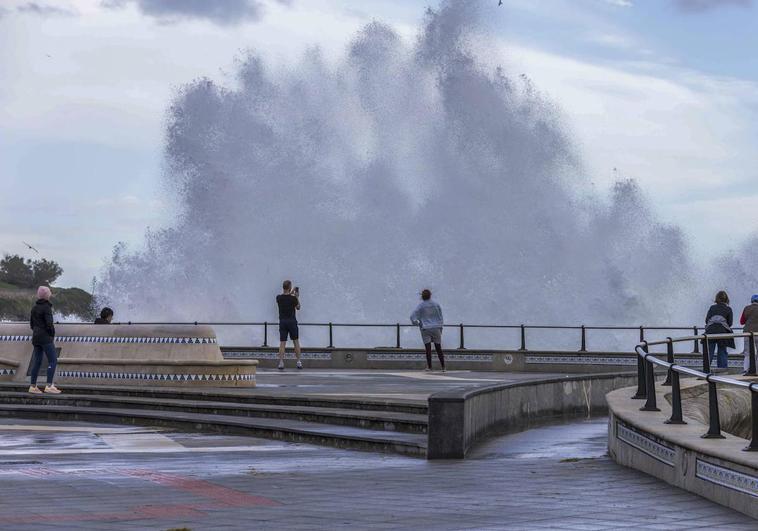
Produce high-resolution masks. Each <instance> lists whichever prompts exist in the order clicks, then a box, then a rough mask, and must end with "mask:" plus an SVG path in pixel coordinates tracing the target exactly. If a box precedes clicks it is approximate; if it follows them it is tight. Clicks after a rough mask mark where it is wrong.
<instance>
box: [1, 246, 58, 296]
mask: <svg viewBox="0 0 758 531" xmlns="http://www.w3.org/2000/svg"><path fill="white" fill-rule="evenodd" d="M62 274H63V269H62V268H61V266H59V265H58V264H57V263H55V262H53V261H52V260H47V259H45V258H42V259H41V260H29V259H24V258H23V257H21V256H19V255H17V254H13V255H10V254H6V255H5V256H4V257H3V259H2V260H0V281H2V282H5V283H7V284H11V285H13V286H18V287H19V288H36V287H37V286H43V285H44V286H49V285H50V284H52V283H53V282H55V281H56V280H57V279H58V277H60V276H61V275H62Z"/></svg>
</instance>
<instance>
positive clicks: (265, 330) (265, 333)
mask: <svg viewBox="0 0 758 531" xmlns="http://www.w3.org/2000/svg"><path fill="white" fill-rule="evenodd" d="M263 346H264V347H267V346H268V323H267V322H265V321H264V323H263Z"/></svg>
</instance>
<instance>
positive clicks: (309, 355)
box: [222, 350, 332, 361]
mask: <svg viewBox="0 0 758 531" xmlns="http://www.w3.org/2000/svg"><path fill="white" fill-rule="evenodd" d="M222 353H223V355H224V358H253V359H261V360H278V359H279V353H278V352H264V351H258V350H244V351H231V352H230V351H224V350H222ZM300 357H301V358H302V359H304V360H326V361H330V360H331V359H332V355H331V353H329V352H303V353H301V355H300ZM284 359H288V360H294V359H295V353H294V352H285V353H284Z"/></svg>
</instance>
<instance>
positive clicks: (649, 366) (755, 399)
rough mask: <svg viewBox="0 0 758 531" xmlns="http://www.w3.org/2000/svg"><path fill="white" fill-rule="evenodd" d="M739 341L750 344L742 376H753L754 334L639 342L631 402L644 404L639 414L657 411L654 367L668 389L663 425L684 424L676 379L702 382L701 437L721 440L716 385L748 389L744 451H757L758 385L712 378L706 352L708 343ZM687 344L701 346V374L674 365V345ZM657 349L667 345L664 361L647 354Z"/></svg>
mask: <svg viewBox="0 0 758 531" xmlns="http://www.w3.org/2000/svg"><path fill="white" fill-rule="evenodd" d="M740 337H741V338H744V339H745V341H749V347H748V370H747V372H746V373H745V374H746V375H748V376H755V375H756V359H755V357H756V353H755V351H756V345H755V340H756V334H755V332H752V333H744V334H712V335H700V336H698V335H695V336H690V337H681V338H677V339H672V338H670V337H668V338H666V339H665V340H664V341H642V342H640V344H639V345H637V346H636V347H635V351H636V352H637V392H636V393H635V394H634V396H632V399H635V400H645V405H644V406H642V407H641V408H640V411H660V409H659V408H658V405H657V403H656V396H655V366H658V367H663V368H665V369H666V370H667V375H666V381H664V382H663V384H662V385H665V386H670V387H671V418H669V419H668V420H666V421H665V422H666V424H686V422H685V421H684V419H683V417H682V393H681V387H680V383H679V375H680V374H686V375H689V376H694V377H696V378H701V379H703V380H705V381H706V382H707V383H708V431H707V432H706V433H705V434H703V437H704V438H707V439H723V438H724V436H723V435H722V434H721V419H720V418H719V406H718V387H717V384H723V385H727V386H731V387H738V388H742V389H747V390H748V391H750V414H751V439H750V444H749V445H748V446H747V447H745V448H744V450H745V451H747V452H756V451H758V384H756V383H750V382H746V381H743V380H736V379H734V378H729V377H726V376H717V375H715V374H713V371H712V370H711V360H710V354H709V349H708V346H709V343H710V342H711V341H718V340H720V339H735V338H740ZM686 341H696V342H700V343H701V344H702V346H703V348H702V351H703V370H702V371H697V370H695V369H691V368H689V367H683V366H681V365H677V364H676V355H675V353H674V344H675V343H679V342H686ZM656 345H666V361H663V360H661V359H659V358H658V357H656V356H655V355H653V354H650V353H649V349H650V347H652V346H656Z"/></svg>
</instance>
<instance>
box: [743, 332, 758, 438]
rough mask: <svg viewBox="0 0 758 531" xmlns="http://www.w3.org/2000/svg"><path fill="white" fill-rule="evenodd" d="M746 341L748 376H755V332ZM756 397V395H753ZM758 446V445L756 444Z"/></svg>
mask: <svg viewBox="0 0 758 531" xmlns="http://www.w3.org/2000/svg"><path fill="white" fill-rule="evenodd" d="M745 340H746V341H750V345H749V346H748V356H749V357H750V359H749V360H748V365H747V375H748V376H755V372H756V367H755V332H751V333H750V337H748V338H746V339H745ZM753 394H754V395H755V393H753ZM756 444H758V443H756Z"/></svg>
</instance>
